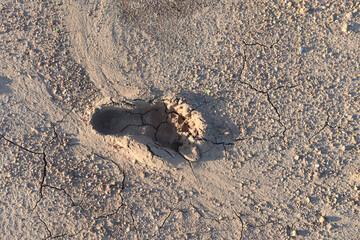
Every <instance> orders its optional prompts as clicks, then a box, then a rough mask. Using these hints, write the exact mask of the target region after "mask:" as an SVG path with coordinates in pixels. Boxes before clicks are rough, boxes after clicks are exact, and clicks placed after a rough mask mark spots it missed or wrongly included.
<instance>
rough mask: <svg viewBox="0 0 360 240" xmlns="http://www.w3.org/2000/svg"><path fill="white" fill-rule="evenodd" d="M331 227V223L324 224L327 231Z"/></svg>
mask: <svg viewBox="0 0 360 240" xmlns="http://www.w3.org/2000/svg"><path fill="white" fill-rule="evenodd" d="M331 228H332V225H331V223H328V224H326V229H327V230H328V231H330V230H331Z"/></svg>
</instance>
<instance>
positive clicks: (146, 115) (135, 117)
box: [90, 99, 206, 161]
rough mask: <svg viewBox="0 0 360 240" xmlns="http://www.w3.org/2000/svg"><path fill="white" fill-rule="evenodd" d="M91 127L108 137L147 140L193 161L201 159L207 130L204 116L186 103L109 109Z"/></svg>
mask: <svg viewBox="0 0 360 240" xmlns="http://www.w3.org/2000/svg"><path fill="white" fill-rule="evenodd" d="M90 123H91V125H92V127H93V128H94V129H95V130H96V131H97V132H99V133H100V134H104V135H114V136H125V135H131V136H146V137H147V138H149V139H151V140H152V141H153V142H154V143H155V144H157V145H160V146H161V147H162V148H166V149H172V150H174V151H176V152H178V153H179V154H181V155H182V156H183V157H184V158H185V159H187V160H189V161H197V160H199V159H200V153H199V150H198V147H197V144H196V139H199V138H201V137H203V136H204V133H205V128H206V124H205V123H204V120H203V118H202V116H201V114H200V113H199V112H197V111H195V110H192V109H191V108H190V107H189V105H187V104H186V103H185V102H184V101H183V100H182V99H166V100H163V101H152V102H147V101H143V100H137V101H134V102H133V103H130V104H127V105H126V106H125V107H120V106H114V105H113V106H108V105H105V106H102V107H100V108H98V109H96V110H95V112H94V114H93V115H92V118H91V121H90Z"/></svg>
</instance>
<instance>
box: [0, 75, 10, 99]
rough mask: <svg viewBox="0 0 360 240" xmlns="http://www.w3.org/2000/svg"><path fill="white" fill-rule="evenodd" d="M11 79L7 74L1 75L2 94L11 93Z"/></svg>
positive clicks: (0, 92) (0, 91)
mask: <svg viewBox="0 0 360 240" xmlns="http://www.w3.org/2000/svg"><path fill="white" fill-rule="evenodd" d="M11 82H12V81H11V79H10V78H8V77H5V76H0V95H1V94H6V93H11V88H10V87H9V86H8V85H10V84H11Z"/></svg>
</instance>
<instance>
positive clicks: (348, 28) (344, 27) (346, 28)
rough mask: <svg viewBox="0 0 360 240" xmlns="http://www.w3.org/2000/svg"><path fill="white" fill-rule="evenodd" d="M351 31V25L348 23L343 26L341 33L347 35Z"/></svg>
mask: <svg viewBox="0 0 360 240" xmlns="http://www.w3.org/2000/svg"><path fill="white" fill-rule="evenodd" d="M349 30H350V27H349V24H347V23H344V24H343V25H342V26H341V31H342V32H344V33H346V32H348V31H349Z"/></svg>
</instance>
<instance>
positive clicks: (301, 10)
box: [300, 7, 309, 15]
mask: <svg viewBox="0 0 360 240" xmlns="http://www.w3.org/2000/svg"><path fill="white" fill-rule="evenodd" d="M308 11H309V9H308V8H305V7H303V8H300V13H301V14H303V15H305V14H306V13H307V12H308Z"/></svg>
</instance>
